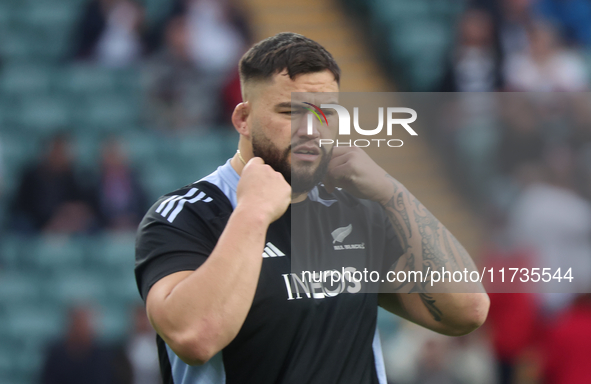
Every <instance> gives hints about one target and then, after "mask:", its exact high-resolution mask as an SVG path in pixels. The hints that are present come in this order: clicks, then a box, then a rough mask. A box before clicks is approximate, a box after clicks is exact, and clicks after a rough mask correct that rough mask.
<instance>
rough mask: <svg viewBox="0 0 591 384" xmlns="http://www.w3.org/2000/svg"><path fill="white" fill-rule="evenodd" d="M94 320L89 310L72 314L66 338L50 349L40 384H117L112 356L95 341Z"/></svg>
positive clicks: (76, 309)
mask: <svg viewBox="0 0 591 384" xmlns="http://www.w3.org/2000/svg"><path fill="white" fill-rule="evenodd" d="M93 320H94V314H93V312H92V310H91V309H89V308H86V307H75V308H73V309H72V310H71V312H70V313H69V325H68V330H67V333H66V335H65V338H64V339H63V340H59V341H57V342H55V343H54V344H52V345H51V346H50V347H49V348H48V349H47V353H46V357H45V363H44V364H43V369H42V372H41V381H40V383H41V384H81V383H84V384H115V383H114V382H113V380H112V377H111V374H112V369H111V368H112V367H111V363H112V362H111V356H110V355H109V353H108V351H107V350H106V349H105V348H103V347H101V346H99V345H98V343H97V341H96V340H95V335H94V328H93V327H94V325H93Z"/></svg>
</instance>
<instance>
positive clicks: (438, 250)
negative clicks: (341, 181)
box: [381, 176, 488, 334]
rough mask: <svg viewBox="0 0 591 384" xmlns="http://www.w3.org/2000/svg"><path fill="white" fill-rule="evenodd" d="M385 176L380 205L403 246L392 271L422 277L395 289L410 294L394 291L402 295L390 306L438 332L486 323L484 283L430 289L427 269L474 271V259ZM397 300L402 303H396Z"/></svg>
mask: <svg viewBox="0 0 591 384" xmlns="http://www.w3.org/2000/svg"><path fill="white" fill-rule="evenodd" d="M386 177H387V178H388V179H389V181H390V184H391V186H392V189H391V191H390V192H391V193H390V195H389V196H386V198H384V199H383V200H382V201H381V203H382V206H383V207H384V209H385V210H386V212H387V214H388V217H389V219H390V221H391V223H392V225H393V227H394V230H395V232H396V234H397V236H398V238H399V239H400V242H401V245H402V248H403V250H404V254H403V256H402V257H401V258H400V260H399V262H398V264H397V266H396V269H398V270H406V271H417V272H421V273H422V275H423V276H424V278H423V279H422V282H420V283H414V284H413V285H412V286H411V285H410V284H407V286H403V285H400V286H398V287H396V288H397V289H399V291H404V292H414V293H412V294H409V293H396V294H393V295H399V298H400V299H394V298H393V299H392V302H391V303H390V307H392V309H394V310H396V311H397V312H398V313H397V314H399V315H401V316H402V317H407V318H409V319H410V320H411V321H413V319H414V321H415V322H417V320H418V322H423V324H422V325H426V326H428V327H429V328H430V329H433V330H435V331H437V332H441V333H445V334H455V333H456V332H455V330H460V333H462V332H463V331H464V330H466V329H469V330H472V329H474V328H473V325H474V324H478V323H481V322H482V321H484V319H485V318H486V313H487V312H488V297H487V296H486V293H484V292H485V291H484V288H483V286H482V284H480V283H479V282H476V283H473V282H466V281H464V282H462V283H455V282H445V283H437V285H436V286H435V288H432V286H431V284H430V277H431V276H430V275H429V271H441V270H442V269H443V268H445V270H446V271H450V273H451V274H453V272H454V271H461V272H463V271H464V269H467V271H473V270H476V267H475V265H474V262H473V260H472V259H471V258H470V256H469V255H468V252H467V251H466V250H465V249H464V247H463V246H462V245H461V244H460V243H459V241H457V239H456V238H455V237H454V236H453V235H452V234H451V233H450V232H449V231H448V230H447V228H445V226H444V225H443V224H441V222H440V221H439V220H437V219H436V218H435V217H434V216H433V215H432V214H431V212H429V211H428V210H427V208H425V207H424V206H423V205H422V204H421V203H420V202H419V201H418V200H417V199H416V198H415V197H414V196H413V195H412V194H411V193H410V192H409V191H408V190H407V189H406V188H405V187H404V186H403V185H402V184H401V183H400V182H398V181H397V180H395V179H393V178H391V177H390V176H386ZM457 292H470V293H457ZM382 301H384V300H382ZM386 301H387V302H389V301H390V300H386ZM398 302H399V303H400V304H401V305H398V304H396V303H398ZM421 304H422V305H421ZM385 305H386V306H388V304H385ZM425 317H427V318H428V319H425Z"/></svg>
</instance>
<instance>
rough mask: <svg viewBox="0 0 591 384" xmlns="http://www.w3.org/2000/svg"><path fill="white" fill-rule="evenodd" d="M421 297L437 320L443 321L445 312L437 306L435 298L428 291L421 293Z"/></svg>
mask: <svg viewBox="0 0 591 384" xmlns="http://www.w3.org/2000/svg"><path fill="white" fill-rule="evenodd" d="M419 297H420V298H421V301H422V302H423V304H425V307H427V310H428V311H429V313H430V314H431V316H433V319H434V320H435V321H441V319H442V318H443V313H442V312H441V310H439V308H437V307H436V306H435V299H434V298H433V296H430V295H429V294H427V293H419Z"/></svg>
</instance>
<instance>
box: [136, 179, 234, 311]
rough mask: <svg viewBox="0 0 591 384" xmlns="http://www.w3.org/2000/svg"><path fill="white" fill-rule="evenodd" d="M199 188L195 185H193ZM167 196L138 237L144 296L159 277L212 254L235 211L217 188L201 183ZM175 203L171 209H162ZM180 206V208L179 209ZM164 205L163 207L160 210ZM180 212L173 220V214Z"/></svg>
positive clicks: (148, 216) (149, 215)
mask: <svg viewBox="0 0 591 384" xmlns="http://www.w3.org/2000/svg"><path fill="white" fill-rule="evenodd" d="M193 188H195V187H193ZM195 189H197V191H198V192H197V191H196V192H193V195H195V196H199V195H198V193H201V192H203V196H202V198H201V199H199V200H196V201H195V198H192V199H191V198H190V197H192V196H188V197H186V198H184V195H188V194H190V193H191V191H192V189H184V190H179V191H177V192H174V193H173V194H169V195H166V196H163V197H162V198H161V199H160V200H159V201H158V202H157V203H156V204H154V206H152V208H150V210H149V211H148V213H147V214H146V215H145V216H144V218H143V220H142V222H141V223H140V226H139V228H138V233H137V237H136V247H135V248H136V249H135V255H136V260H135V277H136V282H137V286H138V289H139V292H140V295H141V297H142V299H143V300H144V301H145V300H146V297H147V295H148V292H149V290H150V288H151V287H152V286H153V285H154V284H155V283H156V282H158V280H160V279H162V278H163V277H166V276H168V275H170V274H172V273H176V272H180V271H191V270H196V269H197V268H199V267H200V266H201V265H202V264H203V263H204V262H205V260H207V258H208V257H209V255H210V254H211V252H212V251H213V249H214V248H215V246H216V244H217V240H218V239H219V237H220V236H221V234H222V232H223V230H224V228H225V226H226V223H227V221H228V218H229V216H230V214H231V212H232V208H231V204H230V202H229V201H228V199H227V198H226V197H225V195H223V193H222V192H221V191H219V190H217V187H215V186H212V185H209V186H205V185H201V186H197V188H195ZM168 204H171V209H169V210H168V211H166V209H164V210H163V209H161V207H162V206H168ZM179 207H180V209H178V208H179ZM159 208H160V209H159ZM175 210H178V212H177V213H176V214H175V216H174V217H173V220H171V217H172V216H171V215H172V214H171V213H170V212H174V211H175Z"/></svg>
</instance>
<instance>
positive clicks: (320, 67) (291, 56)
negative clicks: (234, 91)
mask: <svg viewBox="0 0 591 384" xmlns="http://www.w3.org/2000/svg"><path fill="white" fill-rule="evenodd" d="M239 68H240V83H241V84H242V85H243V86H244V83H246V82H248V81H250V80H262V81H264V80H268V79H270V78H271V77H272V76H273V75H275V74H276V73H279V72H281V71H283V70H285V69H286V70H287V74H288V75H289V78H290V79H292V80H293V79H294V78H295V77H296V76H297V75H302V74H307V73H314V72H321V71H324V70H327V69H328V70H329V71H330V72H331V73H332V74H333V75H334V79H335V80H336V82H337V84H340V79H341V69H340V68H339V66H338V64H337V62H336V61H335V59H334V58H333V57H332V55H331V54H330V53H329V52H328V51H327V50H326V49H325V48H324V47H323V46H322V45H320V44H318V43H317V42H315V41H314V40H312V39H309V38H307V37H305V36H302V35H299V34H297V33H292V32H281V33H278V34H276V35H275V36H272V37H268V38H266V39H265V40H262V41H260V42H258V43H257V44H255V45H254V46H253V47H252V48H250V49H249V50H248V52H246V53H245V54H244V56H242V58H241V59H240V64H239Z"/></svg>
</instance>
